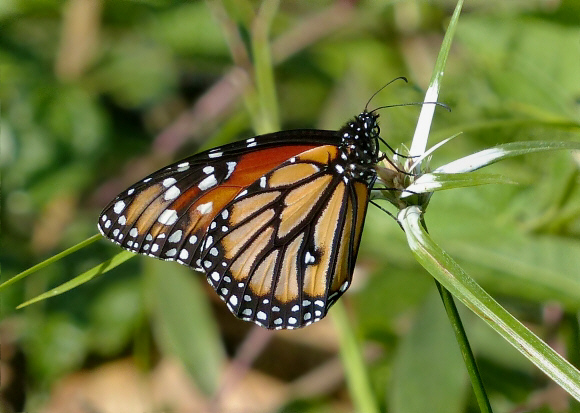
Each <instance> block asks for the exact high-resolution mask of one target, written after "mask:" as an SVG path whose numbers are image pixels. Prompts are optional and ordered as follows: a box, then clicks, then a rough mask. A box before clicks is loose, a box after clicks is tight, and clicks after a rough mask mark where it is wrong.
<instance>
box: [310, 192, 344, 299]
mask: <svg viewBox="0 0 580 413" xmlns="http://www.w3.org/2000/svg"><path fill="white" fill-rule="evenodd" d="M344 195H345V184H344V183H343V182H342V181H341V182H340V184H339V185H338V187H337V188H336V189H335V190H334V193H333V194H332V197H331V198H330V200H329V201H328V203H327V205H326V207H325V209H324V211H323V213H322V215H321V216H320V218H319V219H318V222H317V223H316V226H315V228H314V245H315V248H316V252H318V254H319V256H320V257H319V260H318V262H317V263H315V264H313V265H308V266H307V267H306V271H305V274H304V287H303V289H304V291H305V292H306V293H307V294H308V295H310V296H311V297H319V296H322V295H324V293H325V292H326V280H327V277H328V275H329V272H330V271H331V268H330V265H331V261H330V260H331V257H332V256H333V248H336V247H333V244H334V239H335V236H336V234H337V233H339V232H340V228H339V225H340V224H341V222H340V211H341V208H342V204H343V201H344Z"/></svg>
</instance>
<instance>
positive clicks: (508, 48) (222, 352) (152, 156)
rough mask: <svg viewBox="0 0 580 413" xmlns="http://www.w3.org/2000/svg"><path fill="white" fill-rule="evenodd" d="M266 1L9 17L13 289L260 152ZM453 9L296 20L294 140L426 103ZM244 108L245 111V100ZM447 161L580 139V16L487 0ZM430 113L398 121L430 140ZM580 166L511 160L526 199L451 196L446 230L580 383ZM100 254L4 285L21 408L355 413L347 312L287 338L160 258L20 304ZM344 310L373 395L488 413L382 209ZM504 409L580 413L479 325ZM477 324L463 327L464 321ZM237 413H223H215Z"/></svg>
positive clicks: (1, 20)
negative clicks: (185, 185)
mask: <svg viewBox="0 0 580 413" xmlns="http://www.w3.org/2000/svg"><path fill="white" fill-rule="evenodd" d="M259 6H260V3H258V2H253V1H249V2H245V1H238V2H234V1H233V0H230V1H228V0H224V1H223V2H217V1H209V2H201V1H167V0H143V1H100V0H67V1H58V2H57V1H49V0H24V1H16V0H9V1H2V2H0V24H1V26H2V31H1V32H0V62H1V63H0V70H1V79H2V82H1V83H0V96H1V97H2V111H1V114H0V116H1V121H2V125H1V129H0V144H1V151H0V164H1V167H2V197H1V219H2V233H1V238H2V239H1V242H2V246H1V250H0V258H1V260H2V281H5V280H7V279H9V278H11V277H12V276H14V275H15V274H17V273H19V272H21V271H23V270H25V269H27V268H29V267H31V266H32V265H34V264H36V263H38V262H40V261H42V260H44V259H46V258H48V257H50V256H52V255H54V254H56V253H58V252H59V251H62V250H63V249H65V248H67V247H69V246H71V245H74V244H76V243H78V242H80V241H82V240H84V239H86V238H88V237H89V236H91V235H93V234H94V233H95V232H96V219H97V217H98V214H99V212H100V209H101V208H102V207H103V206H104V205H105V204H106V203H107V202H108V201H109V200H110V199H112V198H113V197H114V196H115V195H116V194H117V193H118V192H119V191H121V190H123V189H124V188H125V187H127V186H128V185H130V184H132V183H133V182H134V181H136V180H138V179H140V178H141V177H143V176H145V175H146V174H148V173H150V172H151V171H154V170H156V169H157V168H159V167H161V166H163V165H164V164H167V163H169V162H171V161H174V160H177V159H179V158H181V157H185V156H188V155H190V154H193V153H195V152H196V151H198V150H201V149H206V148H208V147H212V146H215V145H218V144H222V143H226V142H229V141H232V140H235V139H239V138H247V137H249V136H252V135H254V134H255V132H254V130H253V123H252V119H251V118H250V116H249V111H248V106H247V105H245V104H244V103H246V104H247V103H248V92H247V91H248V86H247V85H248V83H249V82H251V81H252V78H253V76H254V74H253V71H252V53H250V52H249V50H250V48H249V44H250V42H251V38H252V24H256V22H255V13H256V11H257V10H258V8H259ZM454 6H455V4H454V2H452V1H446V0H439V1H430V2H422V1H395V2H391V1H385V2H380V1H360V2H359V1H335V2H333V1H319V2H308V1H295V2H282V3H281V4H280V7H279V10H278V11H277V14H276V16H275V18H274V24H273V26H272V59H273V62H274V76H275V84H276V92H277V101H278V105H279V108H278V109H279V114H280V115H279V117H280V123H281V126H282V128H283V129H290V128H324V129H338V128H339V127H340V126H341V125H342V124H343V123H344V122H346V121H347V120H348V119H349V118H350V117H352V116H354V115H355V114H357V113H359V112H360V111H361V110H362V109H363V108H364V105H365V103H366V102H367V100H368V98H369V97H370V96H371V95H372V94H373V93H374V92H375V91H376V90H378V89H379V88H380V87H381V86H382V85H384V84H385V83H386V82H388V81H389V80H391V79H393V78H395V77H397V76H406V77H407V78H408V79H409V80H410V83H409V84H404V83H402V82H400V83H396V84H394V85H391V86H389V87H388V88H387V89H385V90H384V91H383V92H381V93H380V94H379V95H378V96H377V97H376V98H374V100H373V102H372V104H371V106H370V107H371V108H372V107H376V106H379V105H386V104H397V103H407V102H416V101H421V100H422V99H423V94H424V88H425V87H426V85H427V84H428V81H429V78H430V75H431V71H432V69H433V64H434V61H435V58H436V56H437V53H438V50H439V47H440V44H441V40H442V36H443V34H444V32H445V28H446V25H447V22H448V19H449V17H450V15H451V13H452V11H453V7H454ZM244 97H245V99H244ZM440 100H441V101H442V102H445V103H446V104H447V105H449V106H450V107H451V108H452V112H451V113H447V112H446V111H444V110H438V111H437V113H436V116H435V122H434V125H433V127H432V135H431V138H430V139H431V144H434V143H436V142H438V141H440V140H441V139H444V138H447V137H449V136H451V135H453V134H455V133H457V132H463V134H462V135H461V136H460V137H458V138H456V139H455V140H453V141H452V142H451V143H449V144H447V145H446V146H444V147H443V148H442V149H441V150H440V151H438V152H437V153H436V154H435V156H434V159H433V161H432V165H433V166H438V165H441V164H443V163H445V162H446V161H449V160H453V159H456V158H458V157H461V156H464V155H468V154H470V153H473V152H475V151H477V150H481V149H484V148H487V147H490V146H493V145H495V144H498V143H506V142H514V141H520V140H554V141H568V140H576V141H578V140H580V2H578V1H577V0H561V1H558V0H554V1H540V0H537V1H510V2H504V1H467V2H466V4H465V6H464V10H463V13H462V16H461V18H460V20H459V26H458V31H457V34H456V37H455V40H454V45H453V48H452V52H451V55H450V57H449V60H448V63H447V69H446V73H445V77H444V80H443V84H442V88H441V95H440ZM419 110H420V108H419V107H400V108H392V109H385V110H382V111H381V112H380V114H381V118H380V122H381V130H382V137H383V138H384V139H386V140H387V141H388V142H389V143H390V144H391V145H393V146H395V147H400V146H401V145H402V144H407V145H408V144H409V143H410V139H411V137H412V135H413V129H414V125H415V122H416V119H417V115H418V112H419ZM579 165H580V155H579V154H578V153H572V152H552V153H547V154H539V155H532V156H527V157H521V158H517V159H515V160H510V161H507V162H503V163H499V164H496V165H494V166H493V167H491V168H489V169H488V171H489V172H496V173H501V174H504V175H506V176H509V177H511V178H513V179H515V180H517V181H518V182H519V185H511V186H489V187H477V188H470V189H461V190H455V191H448V192H441V193H437V194H436V195H435V196H434V197H433V198H432V201H431V204H430V206H429V210H428V212H427V214H426V220H427V224H428V226H429V229H430V232H431V234H432V236H433V237H434V238H435V240H437V241H438V242H439V243H440V245H441V246H442V247H443V248H445V249H446V250H447V251H448V252H449V253H450V254H451V255H452V256H453V257H454V258H456V259H457V260H458V261H459V262H460V264H461V265H462V266H463V267H464V268H465V269H466V270H467V271H468V272H469V273H470V274H471V275H472V276H473V277H474V278H475V279H476V280H477V281H478V282H480V283H481V284H482V285H483V287H484V288H486V289H487V290H488V291H489V292H490V293H491V294H492V295H493V296H494V297H495V298H496V299H497V300H499V301H500V303H501V304H502V305H504V306H506V307H507V308H508V309H509V310H510V311H511V312H512V313H513V314H514V315H516V316H517V317H518V318H519V319H520V320H522V321H523V322H524V323H525V324H526V325H528V326H529V327H530V328H531V329H532V330H533V331H534V332H536V333H537V334H538V335H539V336H540V337H542V338H543V339H544V340H546V341H547V342H548V343H549V344H550V345H552V346H554V347H555V348H557V349H558V351H561V352H562V353H563V354H564V355H565V356H566V358H567V359H568V360H570V361H571V362H573V363H575V365H576V366H579V365H580V354H579V352H580V339H579V333H578V331H579V319H580V191H579V185H578V183H579V177H578V167H579ZM119 251H120V250H119V248H118V247H117V246H115V245H113V244H111V243H109V242H108V241H105V240H101V241H98V242H97V243H94V244H92V245H91V246H89V247H87V248H84V249H82V250H81V251H79V252H77V253H75V254H74V255H72V256H69V257H67V258H66V259H64V260H62V261H59V262H58V263H56V264H55V265H52V266H50V267H48V268H45V269H43V270H42V271H41V272H39V273H36V274H34V275H32V276H30V277H28V278H27V279H25V280H24V281H23V282H20V283H18V284H15V285H13V286H11V287H9V288H7V289H6V290H4V291H2V299H1V301H0V308H1V314H2V318H1V322H0V340H1V346H2V348H1V349H2V360H1V364H0V372H1V373H2V374H1V381H0V386H1V387H0V390H1V391H2V396H1V398H0V410H1V411H3V412H4V411H5V412H17V411H23V410H26V411H35V412H36V411H43V412H121V411H123V412H144V411H153V410H155V409H157V410H155V411H169V412H191V411H208V409H211V408H214V409H217V411H224V412H230V411H231V412H240V411H244V412H270V411H273V412H275V411H280V412H297V411H300V412H330V411H333V412H336V411H339V412H340V411H344V412H347V411H351V410H352V408H353V405H352V400H351V397H350V395H349V394H348V390H347V387H346V385H345V378H344V371H343V369H342V366H341V362H340V358H339V356H338V339H337V333H336V331H335V328H334V325H333V323H332V311H331V312H330V316H329V317H327V318H326V319H324V320H323V321H321V322H319V323H317V324H315V325H313V326H310V327H308V328H306V329H302V330H300V331H290V332H275V333H268V332H266V331H265V330H260V329H258V328H257V327H256V328H254V327H253V326H252V325H250V324H248V323H244V322H242V321H239V320H237V319H235V318H234V317H233V316H231V315H230V314H229V311H228V310H227V309H226V308H225V306H223V305H222V303H221V302H220V301H219V300H218V299H216V296H215V293H214V292H213V291H212V290H211V289H210V288H209V287H208V286H207V285H206V284H207V283H206V282H205V280H204V279H203V276H202V275H199V274H196V273H194V272H192V271H189V270H187V269H186V268H184V267H182V266H180V265H178V264H174V263H167V262H160V261H157V260H153V259H150V258H145V257H137V258H133V259H131V260H129V261H128V262H126V263H125V264H123V265H121V266H119V267H118V268H116V269H115V270H113V271H111V272H109V273H107V274H105V275H104V276H101V277H98V278H96V279H94V280H92V281H90V282H89V283H86V284H83V285H82V286H80V287H78V288H76V289H74V290H72V291H70V292H68V293H66V294H63V295H60V296H56V297H54V298H51V299H49V300H46V301H43V302H40V303H38V304H35V305H32V306H30V307H27V308H24V309H22V310H15V307H16V306H17V305H18V304H20V303H22V302H23V301H25V300H27V299H29V298H32V297H34V296H36V295H38V294H40V293H42V292H45V291H47V290H48V289H50V288H52V287H54V286H57V285H59V284H61V283H63V282H65V281H67V280H69V279H71V278H73V277H74V276H76V275H78V274H80V273H81V272H83V271H85V270H87V269H89V268H91V267H93V266H95V265H97V264H99V263H101V262H103V261H105V260H107V259H109V258H111V257H112V256H114V255H115V254H117V253H118V252H119ZM357 264H358V266H357V269H356V272H355V277H356V279H355V282H354V285H353V286H352V287H351V288H350V290H349V292H348V294H346V296H345V297H344V298H343V299H342V301H343V302H344V303H345V304H346V307H347V309H348V312H349V317H350V319H351V321H352V323H353V326H354V328H355V330H356V334H357V338H359V339H360V340H361V343H362V344H363V350H364V351H363V352H364V356H365V359H366V360H367V366H368V374H369V376H370V380H371V383H372V387H373V391H374V396H375V397H376V400H377V404H378V405H379V406H380V408H381V410H383V411H388V412H393V413H407V412H410V413H411V412H418V413H422V412H430V413H437V412H442V413H453V412H476V411H478V410H477V407H476V404H475V400H474V397H473V395H472V391H471V387H470V383H469V381H468V379H467V374H466V372H465V367H464V365H463V363H462V361H461V357H460V355H459V351H458V349H457V344H456V343H455V340H454V338H453V335H452V333H451V328H450V326H449V323H448V322H447V320H446V316H445V313H444V311H443V307H442V305H441V303H440V300H439V299H438V297H437V294H436V289H435V286H434V283H433V281H432V280H431V277H430V276H429V275H428V274H427V273H426V272H425V271H424V270H422V269H421V267H420V266H418V264H416V263H415V262H414V260H413V257H412V255H411V253H410V251H409V249H408V247H407V246H406V241H405V238H404V235H403V233H402V231H401V230H400V228H399V226H398V225H397V224H396V223H395V222H394V221H393V220H392V219H390V218H389V217H388V216H386V215H385V214H384V213H382V212H381V211H379V210H377V209H376V208H374V207H370V208H369V212H368V216H367V221H366V226H365V231H364V235H363V241H362V246H361V251H360V253H359V259H358V263H357ZM460 310H462V315H463V317H464V320H465V324H466V327H467V330H468V335H469V337H470V340H471V344H472V346H473V347H474V351H475V353H476V356H477V361H478V363H479V365H480V368H481V371H482V374H483V380H484V382H485V384H486V387H487V389H488V391H489V395H490V398H491V402H492V405H493V407H494V409H495V410H496V411H504V412H508V411H513V412H520V411H522V412H523V411H526V412H552V411H553V412H568V411H570V412H580V407H579V405H578V404H574V403H573V402H571V401H570V399H569V397H568V396H567V395H566V394H565V393H564V392H563V391H562V390H560V389H559V388H558V387H557V386H555V385H554V384H553V383H551V382H550V381H549V380H548V379H546V378H545V377H544V376H543V375H542V374H541V373H540V372H539V371H538V370H537V369H536V368H534V367H533V366H532V365H531V363H530V362H528V361H527V360H526V359H525V358H524V357H523V356H521V355H520V354H519V353H518V352H516V351H515V350H514V349H512V348H511V347H510V346H509V345H508V344H506V343H505V342H503V340H502V339H501V338H500V337H499V336H498V335H497V334H496V333H494V332H493V331H492V330H491V329H489V328H488V327H487V326H486V325H484V324H483V323H482V322H481V321H480V320H479V319H477V317H475V316H474V315H473V314H471V313H470V312H468V311H467V310H465V308H460ZM463 310H465V311H463ZM216 406H217V407H216Z"/></svg>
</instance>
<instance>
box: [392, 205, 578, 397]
mask: <svg viewBox="0 0 580 413" xmlns="http://www.w3.org/2000/svg"><path fill="white" fill-rule="evenodd" d="M420 219H421V211H420V210H419V208H417V207H409V208H406V209H404V210H403V211H401V213H400V214H399V220H400V222H401V224H402V225H403V228H404V230H405V233H406V235H407V241H408V243H409V246H410V247H411V250H412V251H413V254H414V255H415V257H416V258H417V260H418V261H419V263H420V264H421V265H422V266H423V267H425V269H426V270H427V271H429V273H431V275H433V277H435V278H436V279H437V281H439V282H440V283H441V284H443V286H444V287H445V288H447V289H448V290H449V291H450V292H451V293H452V294H453V295H454V296H455V297H457V298H458V299H459V300H461V301H462V302H463V303H464V304H465V305H466V306H467V307H468V308H470V309H471V310H472V311H473V312H475V313H476V314H477V315H478V316H479V317H481V318H482V319H483V320H484V321H485V322H486V323H488V324H489V325H490V326H491V327H492V328H493V329H494V330H496V331H497V332H498V333H499V334H501V335H502V337H503V338H504V339H506V340H507V341H508V342H509V343H510V344H512V345H513V346H514V347H515V348H516V349H518V350H519V351H520V352H521V353H522V354H523V355H524V356H526V357H527V358H528V359H529V360H530V361H531V362H532V363H534V364H535V365H536V366H538V367H539V368H540V369H541V370H542V371H543V372H544V373H546V374H547V375H548V376H549V377H550V378H551V379H552V380H554V381H555V382H556V383H558V384H559V385H560V386H561V387H562V388H563V389H564V390H566V391H567V392H568V393H570V395H572V396H573V397H574V398H576V399H577V400H580V372H579V371H578V370H576V369H575V368H574V367H573V366H572V365H571V364H570V363H569V362H568V361H566V360H565V359H564V358H563V357H562V356H560V355H559V354H558V353H556V352H555V351H554V350H553V349H552V348H550V347H549V346H548V345H547V344H546V343H544V342H543V341H542V340H540V339H539V338H538V337H537V336H536V335H535V334H534V333H532V332H531V331H530V330H528V329H527V328H526V327H525V326H524V325H523V324H522V323H520V322H519V321H518V320H517V319H515V318H514V317H513V316H512V315H511V314H510V313H508V312H507V311H506V310H505V309H504V308H503V307H501V306H500V305H499V304H498V303H497V302H496V301H495V300H494V299H493V298H492V297H491V296H490V295H489V294H487V293H486V292H485V291H484V290H483V289H482V288H481V287H480V286H479V285H478V284H477V283H476V282H475V281H474V280H473V279H472V278H471V277H469V276H468V275H467V274H466V273H465V272H464V271H463V270H462V269H461V268H460V267H459V265H458V264H457V263H456V262H455V261H453V259H452V258H451V257H450V256H449V255H448V254H447V253H445V252H444V251H443V250H442V249H441V248H440V247H439V246H438V245H437V244H435V242H433V240H432V239H431V237H430V236H429V234H427V233H426V232H425V230H424V229H423V227H422V226H421V224H420Z"/></svg>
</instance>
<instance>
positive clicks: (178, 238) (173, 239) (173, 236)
mask: <svg viewBox="0 0 580 413" xmlns="http://www.w3.org/2000/svg"><path fill="white" fill-rule="evenodd" d="M181 234H182V231H181V230H180V229H178V230H177V231H175V232H174V233H173V234H171V236H170V237H169V239H168V240H167V241H169V242H179V241H181Z"/></svg>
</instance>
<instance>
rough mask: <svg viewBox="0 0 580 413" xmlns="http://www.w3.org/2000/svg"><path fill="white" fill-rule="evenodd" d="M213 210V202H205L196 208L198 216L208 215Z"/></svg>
mask: <svg viewBox="0 0 580 413" xmlns="http://www.w3.org/2000/svg"><path fill="white" fill-rule="evenodd" d="M212 208H213V202H211V201H210V202H207V203H205V204H201V205H200V206H198V207H197V210H198V211H199V213H200V214H202V215H205V214H209V213H210V212H211V210H212Z"/></svg>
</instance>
